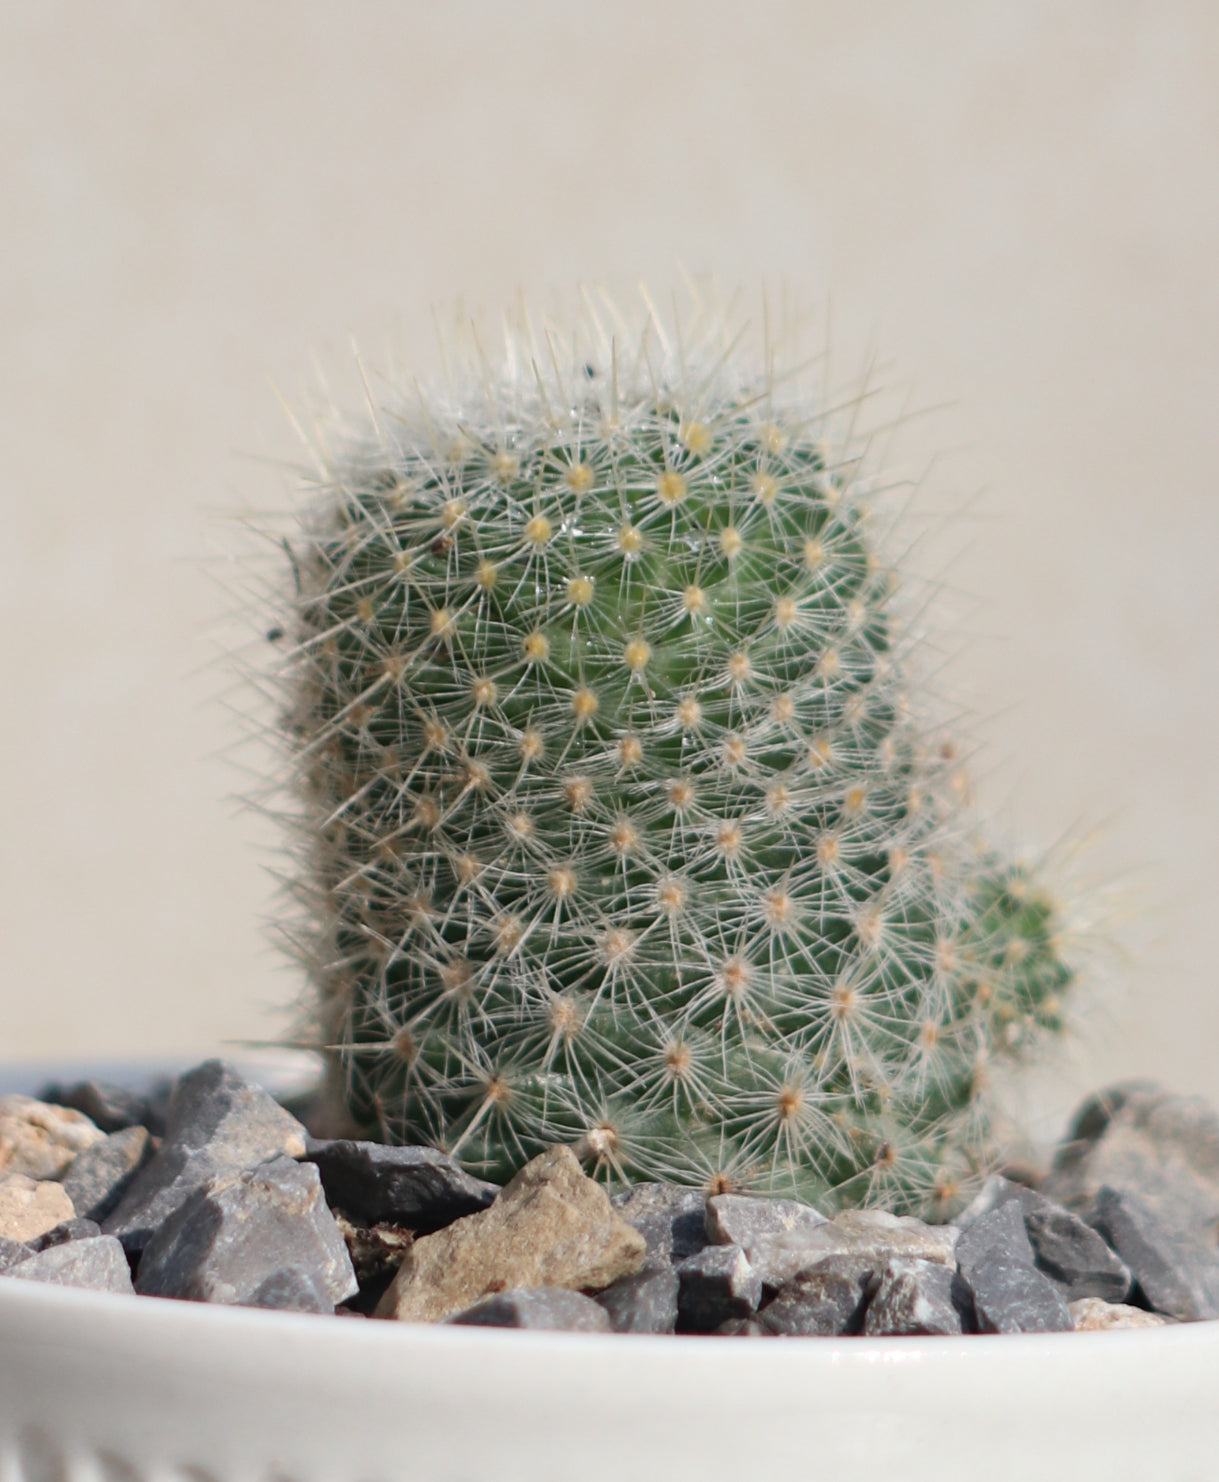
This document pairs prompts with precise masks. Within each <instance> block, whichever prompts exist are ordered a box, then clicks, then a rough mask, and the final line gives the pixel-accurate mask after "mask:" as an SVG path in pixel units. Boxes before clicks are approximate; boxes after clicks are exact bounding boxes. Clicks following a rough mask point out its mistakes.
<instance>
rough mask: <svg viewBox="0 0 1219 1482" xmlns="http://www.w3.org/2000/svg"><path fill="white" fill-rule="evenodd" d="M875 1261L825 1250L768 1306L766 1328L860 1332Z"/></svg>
mask: <svg viewBox="0 0 1219 1482" xmlns="http://www.w3.org/2000/svg"><path fill="white" fill-rule="evenodd" d="M874 1264H875V1263H874V1262H873V1261H872V1260H870V1259H869V1258H866V1257H865V1258H863V1259H861V1258H860V1257H859V1256H848V1255H830V1256H824V1257H823V1258H822V1259H821V1260H820V1261H818V1262H817V1263H816V1264H815V1265H811V1266H807V1267H805V1268H804V1269H803V1270H802V1271H800V1273H799V1274H798V1275H796V1276H795V1277H793V1278H792V1280H791V1281H789V1282H788V1283H787V1284H786V1285H785V1286H784V1287H783V1288H782V1289H781V1290H780V1292H779V1294H778V1295H777V1296H776V1297H775V1298H774V1299H773V1300H772V1301H770V1302H768V1303H767V1304H766V1306H765V1307H763V1308H762V1310H761V1312H759V1313H758V1319H757V1320H758V1323H759V1324H760V1326H761V1328H762V1329H763V1331H764V1332H765V1333H767V1334H770V1335H771V1336H774V1337H781V1338H812V1337H832V1336H834V1335H836V1334H839V1333H857V1332H859V1330H860V1328H861V1327H862V1326H863V1322H864V1313H865V1311H866V1309H867V1304H868V1298H869V1295H870V1294H871V1292H872V1290H873V1288H874V1286H875V1278H874V1273H873V1266H874ZM944 1269H945V1270H947V1269H948V1268H947V1267H945V1268H944Z"/></svg>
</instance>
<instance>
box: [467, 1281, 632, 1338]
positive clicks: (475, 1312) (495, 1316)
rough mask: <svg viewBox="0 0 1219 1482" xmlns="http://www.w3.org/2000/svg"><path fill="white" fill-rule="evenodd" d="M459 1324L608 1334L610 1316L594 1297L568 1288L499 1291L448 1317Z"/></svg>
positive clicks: (544, 1287)
mask: <svg viewBox="0 0 1219 1482" xmlns="http://www.w3.org/2000/svg"><path fill="white" fill-rule="evenodd" d="M445 1321H446V1322H449V1323H453V1324H454V1325H455V1326H457V1327H484V1328H542V1329H550V1330H551V1331H556V1332H564V1333H607V1332H609V1328H610V1320H609V1316H608V1315H607V1313H606V1312H605V1310H604V1309H603V1308H601V1307H599V1306H598V1305H597V1303H596V1302H594V1301H593V1300H592V1298H591V1297H585V1296H582V1295H581V1293H579V1292H573V1291H569V1290H568V1289H567V1288H566V1287H558V1286H542V1287H533V1288H531V1289H530V1290H527V1291H526V1290H522V1289H517V1290H515V1291H507V1292H496V1293H495V1294H494V1296H490V1297H484V1298H483V1299H482V1301H481V1302H476V1303H475V1304H474V1306H473V1307H467V1308H466V1310H465V1311H464V1312H458V1313H455V1314H454V1315H453V1316H452V1317H449V1318H446V1319H445Z"/></svg>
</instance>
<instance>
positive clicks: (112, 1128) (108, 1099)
mask: <svg viewBox="0 0 1219 1482" xmlns="http://www.w3.org/2000/svg"><path fill="white" fill-rule="evenodd" d="M172 1087H173V1082H172V1081H171V1080H170V1079H169V1078H168V1077H162V1078H161V1079H160V1080H158V1081H156V1082H155V1083H154V1084H153V1085H152V1086H151V1087H150V1088H149V1090H148V1091H147V1092H145V1093H144V1094H143V1095H141V1094H140V1093H139V1092H136V1091H131V1090H128V1089H127V1087H125V1086H116V1085H113V1084H111V1083H110V1082H109V1081H75V1082H73V1083H72V1084H70V1085H60V1084H54V1085H50V1086H46V1087H44V1088H43V1090H42V1091H41V1092H40V1093H39V1099H40V1100H41V1101H49V1102H51V1103H53V1104H54V1105H55V1106H69V1107H71V1108H72V1109H73V1111H78V1112H84V1114H85V1116H87V1117H88V1118H89V1120H90V1121H91V1122H92V1123H93V1124H94V1126H95V1127H100V1128H101V1129H102V1131H103V1132H121V1131H122V1130H123V1129H124V1128H125V1127H146V1128H147V1129H148V1131H149V1132H151V1133H152V1134H153V1136H154V1137H160V1136H161V1135H162V1134H163V1133H164V1131H165V1112H166V1108H167V1107H168V1104H169V1096H170V1091H171V1090H172Z"/></svg>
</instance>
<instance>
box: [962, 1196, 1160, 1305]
mask: <svg viewBox="0 0 1219 1482" xmlns="http://www.w3.org/2000/svg"><path fill="white" fill-rule="evenodd" d="M1004 1204H1018V1205H1019V1206H1020V1209H1021V1211H1022V1212H1023V1215H1024V1230H1025V1234H1026V1235H1027V1236H1028V1239H1029V1244H1030V1245H1031V1246H1032V1248H1033V1255H1034V1257H1035V1259H1036V1264H1037V1269H1038V1270H1039V1271H1041V1272H1042V1273H1043V1274H1044V1275H1046V1276H1048V1277H1049V1278H1050V1280H1051V1281H1052V1282H1053V1283H1054V1284H1055V1285H1056V1286H1057V1287H1058V1288H1059V1290H1060V1291H1061V1292H1062V1294H1063V1298H1064V1300H1065V1301H1066V1302H1067V1303H1071V1302H1074V1301H1078V1300H1081V1299H1082V1298H1084V1297H1100V1298H1102V1299H1103V1300H1105V1301H1108V1302H1120V1301H1122V1300H1123V1298H1125V1297H1126V1296H1127V1295H1128V1293H1129V1291H1130V1281H1131V1277H1130V1271H1129V1268H1128V1267H1127V1266H1126V1265H1125V1264H1124V1263H1123V1262H1122V1261H1121V1259H1120V1258H1119V1257H1118V1256H1117V1255H1116V1253H1115V1252H1114V1251H1113V1250H1111V1249H1110V1247H1109V1246H1108V1245H1106V1243H1105V1242H1104V1240H1102V1239H1101V1237H1100V1236H1099V1235H1098V1234H1097V1233H1096V1231H1095V1230H1093V1229H1092V1228H1091V1226H1089V1225H1087V1224H1086V1223H1085V1222H1084V1221H1083V1220H1082V1219H1081V1218H1080V1217H1079V1216H1078V1215H1077V1214H1074V1213H1073V1212H1072V1211H1070V1210H1068V1209H1065V1208H1064V1207H1063V1206H1062V1205H1061V1204H1056V1203H1055V1202H1054V1201H1053V1200H1052V1199H1047V1198H1046V1197H1045V1195H1044V1194H1040V1193H1038V1192H1037V1191H1036V1190H1035V1189H1030V1188H1026V1187H1025V1186H1024V1185H1023V1184H1017V1183H1012V1182H1010V1181H1009V1180H1008V1179H1006V1178H1003V1177H1001V1176H1000V1175H998V1174H996V1175H994V1176H993V1177H991V1178H988V1179H987V1181H986V1183H985V1184H984V1185H983V1186H982V1190H981V1192H980V1193H979V1194H978V1197H977V1198H976V1199H975V1200H974V1201H973V1203H972V1204H971V1205H970V1206H969V1208H968V1209H966V1210H963V1211H962V1212H961V1214H959V1215H958V1216H957V1219H956V1223H957V1224H958V1225H960V1226H961V1227H962V1228H963V1229H965V1230H966V1231H969V1230H970V1229H971V1227H972V1226H973V1224H974V1223H975V1222H976V1221H977V1220H978V1219H980V1218H981V1217H982V1216H983V1215H987V1214H990V1213H992V1212H993V1211H994V1210H996V1209H998V1208H999V1207H1000V1206H1002V1205H1004ZM966 1243H967V1236H962V1238H961V1242H960V1243H959V1244H958V1247H957V1249H958V1256H959V1252H960V1250H961V1248H962V1246H965V1245H966Z"/></svg>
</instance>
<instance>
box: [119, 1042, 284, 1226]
mask: <svg viewBox="0 0 1219 1482" xmlns="http://www.w3.org/2000/svg"><path fill="white" fill-rule="evenodd" d="M304 1151H305V1129H304V1128H303V1127H302V1126H301V1124H300V1123H299V1122H298V1121H297V1120H296V1118H295V1117H290V1116H289V1115H288V1113H287V1112H286V1111H284V1110H283V1108H282V1107H280V1106H279V1105H277V1103H276V1102H275V1101H274V1100H273V1099H272V1098H271V1097H270V1096H268V1095H267V1093H266V1092H265V1091H264V1090H263V1089H262V1088H261V1087H260V1086H255V1085H253V1084H251V1083H250V1082H249V1081H247V1080H245V1079H244V1078H243V1077H242V1076H240V1075H239V1074H238V1073H237V1071H235V1070H234V1069H233V1068H232V1066H230V1065H226V1064H225V1063H224V1061H222V1060H207V1061H204V1063H203V1064H202V1065H199V1066H197V1067H196V1068H195V1069H194V1070H191V1071H188V1072H187V1073H186V1074H185V1075H184V1076H182V1077H181V1078H180V1079H179V1080H178V1082H177V1084H176V1086H175V1088H174V1094H173V1099H172V1101H171V1102H170V1107H169V1122H168V1126H167V1127H166V1132H165V1141H164V1142H163V1143H162V1144H161V1146H160V1148H159V1149H158V1151H157V1152H156V1154H155V1155H154V1156H153V1157H152V1158H151V1159H150V1160H149V1162H147V1163H146V1164H145V1165H144V1167H143V1168H142V1169H140V1171H139V1172H138V1173H137V1174H136V1175H135V1177H134V1179H133V1180H132V1182H131V1184H130V1185H129V1187H128V1188H127V1190H126V1192H125V1193H124V1195H123V1197H122V1198H121V1199H120V1201H119V1203H118V1206H117V1208H115V1209H114V1210H113V1211H112V1212H111V1213H110V1214H109V1215H108V1216H107V1217H106V1219H105V1220H104V1221H103V1222H102V1223H103V1228H104V1229H105V1230H106V1232H107V1233H108V1234H111V1235H117V1236H118V1238H119V1239H120V1240H121V1241H122V1242H123V1245H124V1247H125V1248H126V1250H127V1251H128V1252H129V1253H132V1254H136V1253H138V1252H139V1251H141V1250H143V1248H144V1246H145V1245H146V1244H147V1243H148V1240H149V1239H150V1237H151V1236H152V1234H153V1233H154V1232H155V1231H156V1230H158V1229H159V1228H160V1227H161V1226H162V1225H163V1224H164V1223H165V1221H166V1220H167V1219H168V1218H169V1217H170V1215H171V1214H173V1213H174V1211H175V1210H177V1209H179V1208H180V1207H181V1205H182V1203H183V1202H184V1201H185V1200H186V1199H187V1198H188V1196H189V1195H190V1194H192V1193H193V1192H194V1190H195V1189H197V1188H199V1187H200V1186H201V1185H202V1184H203V1183H205V1182H206V1181H207V1180H208V1179H210V1178H211V1177H213V1176H214V1175H216V1174H221V1173H227V1172H229V1171H231V1170H233V1169H238V1168H248V1167H250V1166H251V1165H253V1164H255V1163H261V1162H263V1161H265V1160H266V1159H268V1158H273V1157H275V1156H276V1155H277V1154H280V1153H285V1154H287V1155H289V1156H290V1157H300V1156H301V1155H302V1154H303V1153H304Z"/></svg>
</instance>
